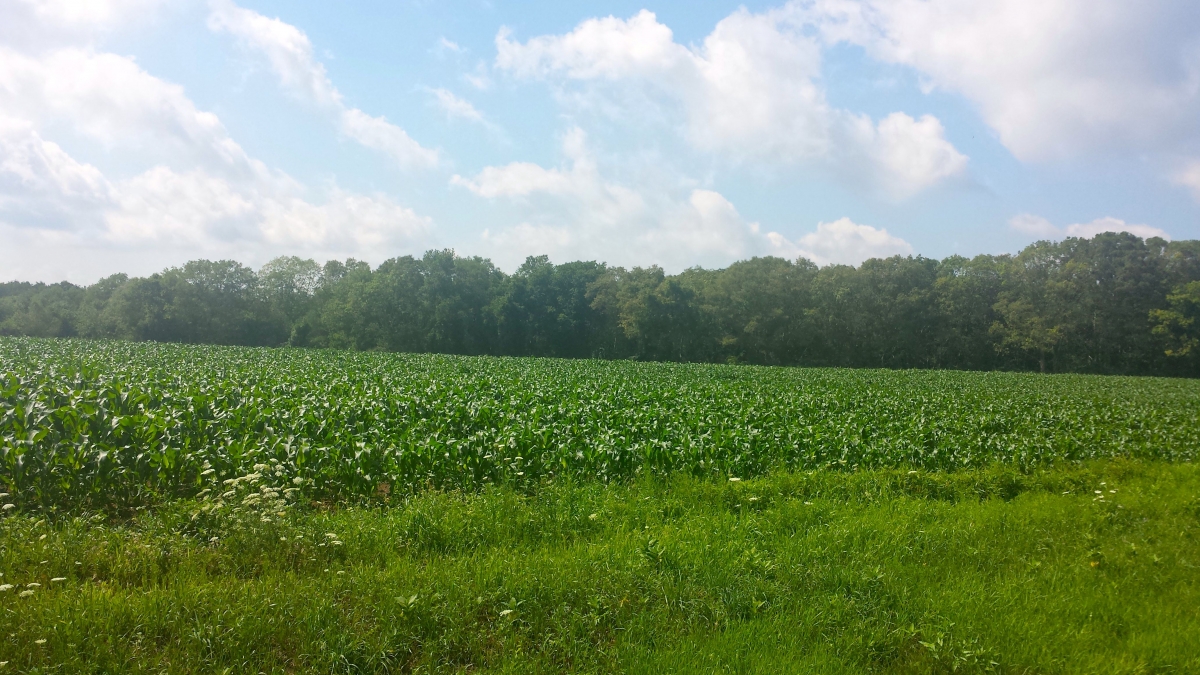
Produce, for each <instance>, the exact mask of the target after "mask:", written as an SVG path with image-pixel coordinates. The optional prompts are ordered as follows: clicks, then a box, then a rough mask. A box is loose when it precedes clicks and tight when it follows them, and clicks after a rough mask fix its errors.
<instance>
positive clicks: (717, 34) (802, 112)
mask: <svg viewBox="0 0 1200 675" xmlns="http://www.w3.org/2000/svg"><path fill="white" fill-rule="evenodd" d="M791 16H792V14H791V13H788V12H782V11H774V12H766V13H762V14H753V13H751V12H749V11H747V10H745V9H740V10H738V11H736V12H734V13H733V14H731V15H729V16H728V17H726V18H725V19H723V20H722V21H721V22H720V23H718V24H717V26H716V27H715V28H714V30H713V32H712V33H711V34H709V35H708V36H707V37H706V38H705V39H704V41H703V43H702V44H701V45H699V46H698V47H688V46H684V45H681V44H679V43H677V42H676V41H675V39H674V35H673V33H672V32H671V29H670V28H668V27H667V26H666V25H664V24H662V23H659V21H658V19H657V18H656V16H655V15H654V14H653V13H651V12H648V11H644V10H643V11H642V12H640V13H638V14H636V15H634V16H633V17H631V18H629V19H619V18H615V17H607V18H598V19H589V20H587V21H584V22H583V23H581V24H579V25H578V26H577V27H576V28H575V29H574V30H573V31H571V32H569V33H566V34H563V35H545V36H538V37H534V38H531V39H529V40H528V41H526V42H519V41H516V40H514V39H513V38H512V36H511V33H510V32H509V31H508V30H506V29H502V30H501V31H500V32H499V34H498V35H497V36H496V50H497V56H496V61H495V65H496V68H497V69H498V70H501V71H504V72H507V73H509V74H510V75H512V76H514V77H517V78H523V79H543V80H548V81H554V82H561V83H571V82H574V83H580V84H583V85H588V86H592V87H593V88H596V89H604V88H609V89H612V88H618V89H620V88H626V89H639V88H640V89H643V90H645V91H647V92H649V93H648V97H649V99H651V100H655V101H656V104H657V102H658V101H657V100H658V99H661V102H662V104H663V105H665V106H667V107H674V108H677V109H679V110H680V111H681V113H682V115H683V116H684V119H685V121H686V122H685V128H686V130H687V131H686V133H687V139H688V141H689V142H690V144H691V145H692V146H693V147H694V148H696V149H698V150H701V151H704V152H709V153H714V154H719V155H722V156H726V157H729V158H732V159H734V160H735V161H741V160H769V161H781V162H813V161H816V162H819V163H822V164H823V165H826V166H834V167H837V168H838V169H839V170H840V172H841V173H842V175H844V176H847V177H850V178H851V180H863V179H866V180H867V182H869V183H871V184H872V187H876V188H882V190H883V191H885V192H887V193H889V194H892V195H893V196H896V197H905V196H908V195H909V194H912V193H913V192H916V191H919V190H922V189H925V188H928V187H930V186H932V185H935V184H937V183H939V182H941V181H943V180H944V179H946V178H949V177H951V176H955V175H958V174H960V173H962V172H963V171H964V169H965V168H966V164H967V158H966V157H965V156H963V155H962V154H961V153H959V152H958V151H957V150H956V149H955V148H954V147H953V145H951V144H950V142H949V141H947V140H946V138H945V133H944V129H943V128H942V125H941V123H940V122H939V121H938V120H936V119H935V118H933V117H928V116H926V117H922V118H921V119H920V120H915V119H913V118H912V117H910V116H908V115H906V114H903V113H895V114H893V115H890V116H888V117H886V118H885V119H883V120H882V121H880V122H879V123H878V124H876V123H874V122H872V121H871V120H870V119H869V118H867V117H865V116H862V115H855V114H852V113H849V112H847V111H844V110H839V109H836V108H834V107H832V106H831V105H830V104H829V103H828V101H827V100H826V97H825V93H824V90H823V89H822V88H821V87H820V86H819V85H818V84H817V80H818V78H819V76H820V72H821V49H822V46H821V43H820V41H819V40H818V39H817V38H816V37H814V36H812V35H810V34H809V33H808V32H806V31H805V30H803V26H801V25H799V24H796V23H794V22H791V21H790V18H791Z"/></svg>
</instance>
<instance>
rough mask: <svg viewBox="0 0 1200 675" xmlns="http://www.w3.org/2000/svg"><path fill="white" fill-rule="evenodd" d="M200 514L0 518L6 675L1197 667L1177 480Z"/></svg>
mask: <svg viewBox="0 0 1200 675" xmlns="http://www.w3.org/2000/svg"><path fill="white" fill-rule="evenodd" d="M200 507H201V504H199V503H196V502H188V503H175V504H172V505H169V506H165V507H162V508H160V509H158V510H156V511H154V512H144V513H142V514H141V515H140V516H138V517H137V518H135V519H134V520H133V521H131V522H122V523H112V522H107V521H106V520H105V519H104V518H103V517H100V516H96V517H92V518H87V517H83V516H80V517H71V518H61V519H58V520H53V519H47V518H44V517H41V516H36V515H34V516H26V515H19V514H18V515H9V516H8V517H4V518H3V519H2V520H0V571H2V572H3V578H0V583H2V584H6V585H7V584H11V585H13V587H12V588H7V589H6V590H4V591H3V592H0V661H3V662H6V665H4V666H0V673H6V672H28V673H48V672H64V673H65V672H70V673H81V672H179V673H185V672H231V673H252V672H268V673H275V672H278V673H293V672H347V673H350V672H355V673H357V672H368V673H372V672H409V671H412V672H435V671H443V672H454V671H472V672H513V673H518V672H519V673H527V672H561V671H577V672H613V671H624V672H644V673H666V672H678V673H691V672H742V673H754V672H764V673H765V672H772V673H773V672H847V673H858V672H898V673H908V672H912V673H922V672H951V671H957V672H1030V673H1034V672H1036V673H1051V672H1096V673H1143V672H1145V673H1150V672H1155V673H1157V672H1197V671H1200V652H1198V651H1197V650H1196V648H1195V646H1196V645H1198V644H1200V619H1198V618H1197V611H1196V607H1197V606H1200V574H1198V571H1197V565H1200V541H1198V540H1197V532H1198V531H1200V469H1198V468H1197V467H1196V466H1194V465H1192V464H1168V463H1162V462H1151V461H1122V460H1105V461H1100V462H1096V463H1090V464H1085V465H1072V466H1069V467H1066V468H1058V469H1048V470H1044V471H1041V472H1037V473H1032V474H1021V473H1017V472H1014V471H1010V470H1007V469H990V470H981V471H972V472H959V473H951V474H941V473H924V472H920V473H918V472H908V471H863V472H858V473H836V472H811V473H808V472H801V473H785V474H776V475H772V476H768V477H764V478H759V479H755V480H746V481H740V482H720V483H718V482H714V481H711V480H708V481H704V480H698V479H694V478H688V477H683V476H681V477H678V478H675V479H671V480H669V481H665V482H659V481H649V480H648V481H644V482H641V483H636V484H633V485H611V486H603V485H599V484H594V483H589V484H585V485H578V486H572V485H568V484H566V483H565V482H561V481H559V482H552V483H550V484H548V485H545V486H542V487H540V488H539V489H538V490H537V492H536V494H522V493H518V492H514V491H510V490H507V489H503V488H493V489H489V490H487V491H485V492H483V493H479V494H459V493H427V494H424V495H422V496H420V497H417V498H414V499H410V500H406V501H405V502H403V503H399V502H397V503H394V504H391V505H390V506H386V507H376V508H367V507H347V508H332V507H328V506H320V505H313V506H306V507H290V508H288V509H286V510H284V511H281V513H283V515H282V516H280V515H275V516H270V515H267V517H265V518H260V517H257V516H256V517H253V518H248V517H246V514H245V513H242V514H240V515H235V514H229V513H224V512H220V513H213V512H209V513H205V512H202V511H201V508H200ZM239 518H240V520H239ZM55 579H59V580H57V581H56V580H55ZM33 584H40V585H39V586H33ZM29 591H32V592H31V593H30V592H29ZM20 594H24V595H23V596H22V595H20Z"/></svg>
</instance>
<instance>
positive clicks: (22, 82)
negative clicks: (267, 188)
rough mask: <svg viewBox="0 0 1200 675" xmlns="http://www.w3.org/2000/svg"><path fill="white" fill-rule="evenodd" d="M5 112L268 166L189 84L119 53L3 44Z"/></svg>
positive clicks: (0, 86)
mask: <svg viewBox="0 0 1200 675" xmlns="http://www.w3.org/2000/svg"><path fill="white" fill-rule="evenodd" d="M0 114H4V115H8V116H10V117H14V118H21V119H28V120H38V122H39V124H46V123H49V122H58V123H65V124H66V125H67V126H69V127H70V128H71V129H72V130H73V131H74V132H75V133H79V134H82V135H84V136H86V137H89V138H91V139H94V140H96V141H99V142H100V143H103V144H104V145H106V146H109V147H121V148H123V149H124V150H126V151H131V150H138V151H140V152H142V153H146V154H150V155H153V156H155V157H157V158H159V159H160V160H170V159H180V160H183V161H189V162H205V163H211V164H220V165H222V166H224V167H227V168H229V169H231V170H232V169H240V170H244V171H252V172H260V171H262V168H261V166H258V165H256V164H254V163H253V162H251V161H250V159H249V157H247V155H246V153H245V152H244V151H243V150H242V148H241V147H240V146H239V145H238V144H237V143H236V142H234V141H233V139H231V138H230V137H229V134H228V132H227V131H226V129H225V127H224V125H222V124H221V121H220V120H219V119H218V118H217V116H216V115H214V114H212V113H210V112H206V111H202V110H199V109H197V108H196V106H195V104H193V103H192V101H191V100H190V99H188V97H187V96H186V94H185V93H184V91H183V88H182V87H180V86H179V85H176V84H171V83H167V82H164V81H162V80H160V79H158V78H156V77H154V76H153V75H150V74H149V73H147V72H146V71H145V70H143V69H142V68H141V67H140V66H138V64H137V63H135V62H134V61H133V60H132V59H130V58H128V57H124V56H117V55H115V54H107V53H95V52H93V51H91V50H87V49H77V48H66V49H60V50H56V51H54V52H51V53H49V54H47V55H44V56H41V57H32V56H28V55H25V54H21V53H18V52H15V51H12V50H9V49H4V48H2V47H0Z"/></svg>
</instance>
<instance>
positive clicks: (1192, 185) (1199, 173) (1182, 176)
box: [1172, 161, 1200, 201]
mask: <svg viewBox="0 0 1200 675" xmlns="http://www.w3.org/2000/svg"><path fill="white" fill-rule="evenodd" d="M1172 179H1173V182H1174V183H1175V184H1176V185H1182V186H1183V187H1186V188H1188V189H1190V190H1191V191H1192V195H1194V196H1195V198H1196V201H1200V161H1192V162H1189V163H1188V164H1187V165H1186V166H1184V167H1183V168H1182V169H1180V170H1179V171H1178V172H1176V173H1175V175H1174V176H1172Z"/></svg>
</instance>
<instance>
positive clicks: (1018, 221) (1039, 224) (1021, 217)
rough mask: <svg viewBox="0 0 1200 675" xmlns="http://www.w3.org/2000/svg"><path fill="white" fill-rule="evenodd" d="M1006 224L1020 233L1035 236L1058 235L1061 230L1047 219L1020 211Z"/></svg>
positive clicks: (1047, 236)
mask: <svg viewBox="0 0 1200 675" xmlns="http://www.w3.org/2000/svg"><path fill="white" fill-rule="evenodd" d="M1008 226H1009V227H1011V228H1012V229H1014V230H1016V231H1017V232H1020V233H1022V234H1031V235H1033V236H1035V237H1042V238H1050V237H1055V236H1059V235H1060V234H1061V233H1062V232H1061V231H1060V230H1059V229H1058V228H1057V227H1055V226H1054V223H1051V222H1050V221H1049V220H1046V219H1045V218H1043V217H1041V216H1035V215H1033V214H1032V213H1021V214H1018V215H1016V216H1013V217H1012V218H1011V219H1010V220H1009V221H1008Z"/></svg>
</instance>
